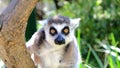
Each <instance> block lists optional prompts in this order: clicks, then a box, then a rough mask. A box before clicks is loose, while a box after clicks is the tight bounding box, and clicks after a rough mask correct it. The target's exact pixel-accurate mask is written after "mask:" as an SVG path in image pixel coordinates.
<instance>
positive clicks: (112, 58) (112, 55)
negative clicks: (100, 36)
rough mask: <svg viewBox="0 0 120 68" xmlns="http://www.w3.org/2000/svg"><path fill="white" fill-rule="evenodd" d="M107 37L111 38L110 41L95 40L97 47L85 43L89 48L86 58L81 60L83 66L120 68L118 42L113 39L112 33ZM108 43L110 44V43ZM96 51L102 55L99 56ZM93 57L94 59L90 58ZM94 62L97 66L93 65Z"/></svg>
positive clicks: (85, 67) (88, 67)
mask: <svg viewBox="0 0 120 68" xmlns="http://www.w3.org/2000/svg"><path fill="white" fill-rule="evenodd" d="M79 39H80V37H79ZM79 39H78V40H79ZM109 39H111V42H108V41H106V42H107V43H103V42H101V41H100V40H96V43H97V44H98V45H97V47H98V48H94V47H91V45H90V44H88V45H87V47H88V48H89V49H88V53H87V55H86V59H85V60H84V61H83V68H120V48H118V47H117V44H118V43H119V42H118V41H116V40H115V37H114V34H113V33H111V34H110V36H109ZM110 43H111V44H112V45H110ZM81 46H82V45H81ZM81 52H82V51H81ZM98 53H101V54H103V55H104V57H102V58H100V57H99V55H98ZM91 55H93V57H91ZM93 58H94V60H91V59H93ZM102 59H104V61H102ZM94 61H96V62H95V63H93V64H92V63H90V62H94ZM94 64H97V65H98V66H94Z"/></svg>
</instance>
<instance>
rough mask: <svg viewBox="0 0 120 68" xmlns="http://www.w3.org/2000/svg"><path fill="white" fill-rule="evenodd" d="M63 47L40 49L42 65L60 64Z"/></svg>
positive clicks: (55, 65)
mask: <svg viewBox="0 0 120 68" xmlns="http://www.w3.org/2000/svg"><path fill="white" fill-rule="evenodd" d="M63 54H64V49H63V48H59V47H58V48H57V47H56V48H42V49H41V50H40V57H41V59H42V62H43V63H45V64H44V66H54V67H57V66H59V65H60V61H61V59H62V58H63Z"/></svg>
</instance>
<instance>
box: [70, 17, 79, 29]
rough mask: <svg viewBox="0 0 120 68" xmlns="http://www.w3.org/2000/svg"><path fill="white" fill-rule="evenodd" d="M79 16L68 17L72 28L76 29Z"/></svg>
mask: <svg viewBox="0 0 120 68" xmlns="http://www.w3.org/2000/svg"><path fill="white" fill-rule="evenodd" d="M80 20H81V19H80V18H75V19H70V24H71V27H72V29H76V28H77V27H78V26H79V23H80Z"/></svg>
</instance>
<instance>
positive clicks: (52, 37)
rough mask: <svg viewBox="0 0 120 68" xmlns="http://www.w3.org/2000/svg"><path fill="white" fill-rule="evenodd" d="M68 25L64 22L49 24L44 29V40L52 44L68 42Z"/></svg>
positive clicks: (69, 37)
mask: <svg viewBox="0 0 120 68" xmlns="http://www.w3.org/2000/svg"><path fill="white" fill-rule="evenodd" d="M70 32H71V31H70V27H69V26H68V25H66V24H51V25H50V26H49V27H48V29H47V30H46V31H45V33H46V40H47V41H48V42H49V43H51V44H54V45H65V44H68V43H69V42H70V41H72V39H71V36H70V35H71V33H70Z"/></svg>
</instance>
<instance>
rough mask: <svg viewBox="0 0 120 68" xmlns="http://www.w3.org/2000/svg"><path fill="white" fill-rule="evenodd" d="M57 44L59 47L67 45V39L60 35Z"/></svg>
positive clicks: (56, 40)
mask: <svg viewBox="0 0 120 68" xmlns="http://www.w3.org/2000/svg"><path fill="white" fill-rule="evenodd" d="M55 43H56V44H59V45H61V44H65V39H64V38H63V37H62V36H61V35H58V37H57V38H56V39H55Z"/></svg>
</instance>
